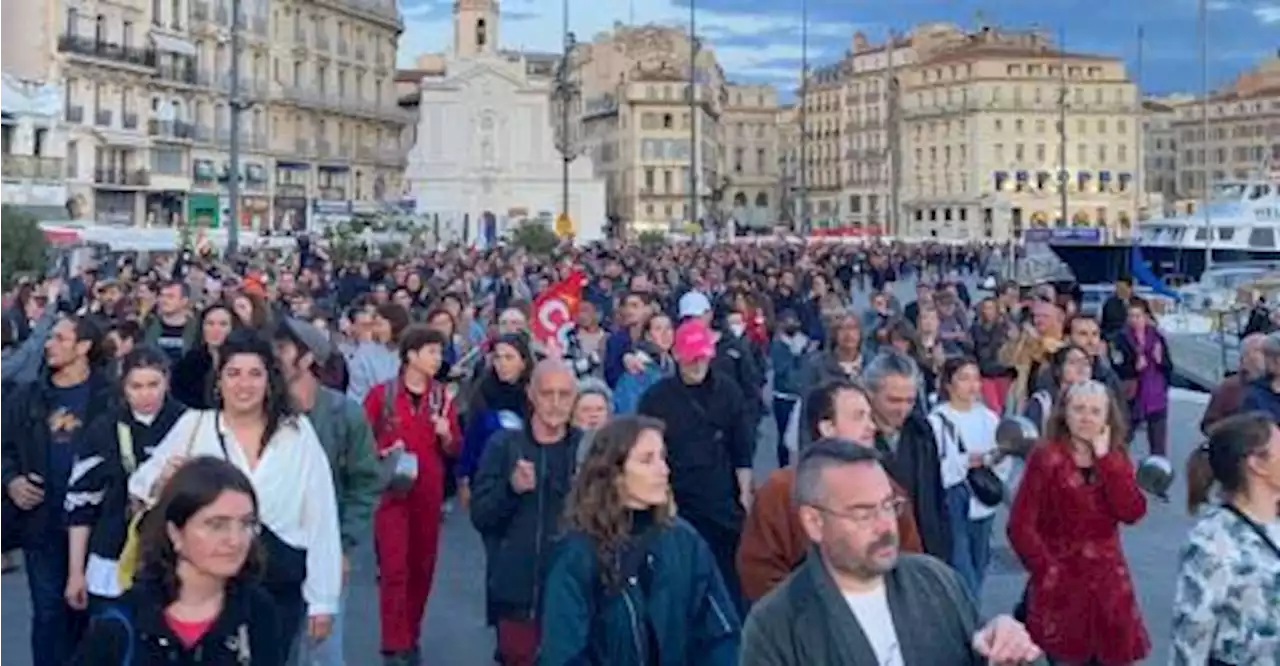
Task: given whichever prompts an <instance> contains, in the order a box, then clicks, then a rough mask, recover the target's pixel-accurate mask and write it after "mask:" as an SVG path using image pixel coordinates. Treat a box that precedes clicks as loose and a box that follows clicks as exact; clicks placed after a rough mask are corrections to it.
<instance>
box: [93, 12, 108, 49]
mask: <svg viewBox="0 0 1280 666" xmlns="http://www.w3.org/2000/svg"><path fill="white" fill-rule="evenodd" d="M93 40H94V41H95V42H97V43H99V44H101V43H103V42H105V41H107V17H105V16H103V15H102V14H98V18H97V19H95V20H94V22H93Z"/></svg>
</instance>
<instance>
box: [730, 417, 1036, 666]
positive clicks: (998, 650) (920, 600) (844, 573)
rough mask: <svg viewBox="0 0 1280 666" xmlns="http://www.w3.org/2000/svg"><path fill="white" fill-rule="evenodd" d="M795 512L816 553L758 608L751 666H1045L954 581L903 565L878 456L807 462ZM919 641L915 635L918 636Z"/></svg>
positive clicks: (749, 628) (745, 659)
mask: <svg viewBox="0 0 1280 666" xmlns="http://www.w3.org/2000/svg"><path fill="white" fill-rule="evenodd" d="M795 502H796V504H797V505H798V506H799V514H800V521H801V523H802V524H803V526H804V531H805V533H806V534H807V535H808V536H809V539H810V540H811V541H812V542H813V544H814V546H813V549H812V551H811V554H810V556H809V557H808V558H807V559H806V560H805V562H804V564H802V565H801V566H800V568H798V569H797V570H796V572H795V573H794V574H792V575H791V576H790V577H789V578H787V580H786V581H784V582H783V583H781V584H780V585H779V586H778V587H776V588H774V590H773V591H772V592H770V593H769V594H768V595H767V596H766V597H765V598H764V599H762V600H761V601H760V602H759V603H757V604H756V605H755V607H754V608H752V610H751V614H750V615H749V616H748V617H747V622H746V626H745V628H744V630H743V641H742V666H790V665H792V664H794V665H796V666H800V665H801V664H806V665H807V664H900V665H902V666H934V665H937V664H979V663H995V664H1012V663H1026V662H1031V661H1035V660H1036V659H1039V658H1040V656H1041V652H1040V650H1039V648H1037V647H1036V646H1035V644H1034V643H1032V641H1031V638H1030V636H1028V634H1027V631H1026V629H1025V628H1024V627H1023V626H1022V625H1021V624H1019V623H1018V622H1017V621H1016V620H1014V619H1013V618H1010V617H1007V616H1000V617H997V618H995V619H994V620H992V621H991V622H990V623H988V624H987V625H986V626H985V627H983V628H981V629H979V628H978V621H979V620H978V608H977V606H976V605H975V603H974V601H973V599H972V598H970V597H969V595H968V593H967V592H965V589H964V584H963V583H962V582H961V581H960V577H959V576H958V575H957V574H956V572H955V571H953V570H951V569H950V568H949V567H947V566H946V565H945V564H943V563H942V562H940V561H938V560H936V559H934V558H932V557H929V556H927V555H900V554H899V552H898V522H897V520H896V518H897V515H898V514H899V513H900V512H901V511H902V510H903V508H904V505H903V502H902V499H901V498H900V497H898V495H897V493H895V492H894V489H893V485H892V483H891V482H890V479H889V475H888V474H887V473H885V469H884V467H882V466H881V465H880V458H879V456H878V455H877V454H876V452H875V451H874V450H872V449H869V448H866V447H862V446H857V445H855V444H852V443H850V442H846V441H841V440H836V439H823V440H819V441H818V442H815V443H814V444H813V445H812V446H810V447H809V448H808V449H806V450H805V451H804V453H802V454H801V457H800V462H799V464H798V466H797V469H796V484H795ZM913 630H914V631H913Z"/></svg>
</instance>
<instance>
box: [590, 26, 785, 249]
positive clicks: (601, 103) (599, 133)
mask: <svg viewBox="0 0 1280 666" xmlns="http://www.w3.org/2000/svg"><path fill="white" fill-rule="evenodd" d="M691 60H692V62H694V63H696V67H690V61H691ZM570 63H571V65H570V73H569V77H570V78H571V80H572V81H573V82H574V83H575V84H576V86H577V88H578V90H579V94H580V98H581V109H582V111H581V115H580V123H581V127H580V129H579V130H578V136H579V137H580V140H581V142H582V147H583V149H584V150H585V151H586V152H587V153H588V154H590V155H592V157H593V158H594V160H593V161H594V164H595V168H596V173H597V174H598V175H599V176H601V177H602V178H604V180H605V183H606V192H607V211H608V214H609V216H610V218H611V219H612V220H614V221H616V222H620V223H622V224H623V225H624V228H626V229H627V230H628V232H629V233H639V232H643V231H649V230H654V231H668V230H673V229H679V230H683V229H685V228H687V227H688V225H689V223H690V222H691V221H693V220H694V219H695V218H696V219H697V220H700V221H704V222H705V221H708V220H710V221H712V222H716V223H719V222H723V221H724V220H725V219H727V216H728V215H729V213H730V211H729V205H728V204H730V203H731V200H729V201H726V193H727V192H728V191H729V190H730V188H731V187H732V186H733V182H734V181H733V178H732V174H731V173H730V172H729V170H728V169H726V168H725V162H726V150H725V148H726V146H725V144H724V124H723V123H724V115H725V112H726V109H727V108H728V107H729V106H730V96H729V90H730V88H729V86H728V84H727V82H726V80H725V75H724V71H723V70H722V69H721V68H720V65H719V63H718V62H717V61H716V57H715V53H714V52H713V51H712V50H711V49H710V48H709V47H708V46H707V45H706V44H700V48H698V49H697V53H696V55H695V54H694V53H693V48H692V47H691V44H690V40H689V35H688V33H687V32H685V31H682V30H680V29H677V28H671V27H666V26H658V25H641V26H627V25H622V24H615V25H614V27H613V29H612V30H611V31H609V32H605V33H602V34H600V35H597V36H596V37H595V38H594V39H593V40H591V41H589V42H582V43H580V44H578V46H577V47H576V48H575V50H574V52H573V55H572V58H571V59H570ZM691 74H692V77H693V79H694V80H695V82H696V85H695V86H694V87H693V88H694V92H693V94H692V95H693V96H692V97H691V96H690V85H689V80H690V75H691ZM745 101H746V100H744V103H745ZM766 102H767V100H766ZM748 113H750V114H754V113H755V112H745V111H744V112H743V113H741V114H739V117H743V116H745V115H748ZM695 117H696V121H695ZM695 122H696V129H695ZM744 131H745V130H744ZM695 137H696V141H695ZM743 145H744V151H745V150H746V149H747V148H746V144H745V143H744V144H743ZM750 145H751V146H755V145H757V144H756V143H754V142H753V143H751V144H750ZM744 155H745V153H744ZM753 159H754V158H753ZM746 166H747V165H744V168H745V167H746ZM693 174H696V187H697V190H696V197H695V196H694V189H693V188H694V185H695V177H694V175H693ZM758 180H759V179H756V180H755V181H747V180H746V179H745V178H744V182H758ZM753 191H754V190H753ZM695 201H696V202H697V208H698V210H697V214H696V215H695V214H694V211H693V210H692V208H693V205H694V202H695ZM749 202H752V203H754V200H753V199H749Z"/></svg>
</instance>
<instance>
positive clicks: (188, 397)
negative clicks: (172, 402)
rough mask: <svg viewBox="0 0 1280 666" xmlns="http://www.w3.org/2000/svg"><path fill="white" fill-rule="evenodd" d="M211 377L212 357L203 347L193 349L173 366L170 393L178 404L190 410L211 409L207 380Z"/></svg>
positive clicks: (212, 406)
mask: <svg viewBox="0 0 1280 666" xmlns="http://www.w3.org/2000/svg"><path fill="white" fill-rule="evenodd" d="M212 375H213V356H212V355H210V354H209V351H208V350H207V349H205V348H204V347H195V348H193V349H189V350H187V353H185V354H183V355H182V358H180V359H178V362H177V363H175V364H174V365H173V381H172V382H170V386H172V387H173V388H172V389H170V392H171V393H172V394H173V397H175V398H177V399H178V402H181V403H182V404H184V405H186V406H187V407H189V408H191V409H213V408H214V405H213V404H212V402H211V401H210V396H209V388H210V386H209V378H210V376H212Z"/></svg>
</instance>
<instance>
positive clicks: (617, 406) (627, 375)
mask: <svg viewBox="0 0 1280 666" xmlns="http://www.w3.org/2000/svg"><path fill="white" fill-rule="evenodd" d="M670 375H671V372H669V371H667V370H664V369H663V368H662V365H661V364H659V363H658V362H656V361H655V362H653V363H650V364H648V365H646V366H645V369H644V372H641V373H639V374H635V373H631V372H623V373H622V376H621V377H619V378H618V384H617V386H615V387H613V413H614V414H619V415H621V414H635V413H636V410H637V409H639V408H640V397H641V396H643V395H644V392H645V391H648V390H649V387H650V386H653V385H654V384H657V383H658V381H659V380H661V379H662V378H663V377H668V376H670Z"/></svg>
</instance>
